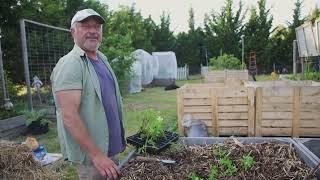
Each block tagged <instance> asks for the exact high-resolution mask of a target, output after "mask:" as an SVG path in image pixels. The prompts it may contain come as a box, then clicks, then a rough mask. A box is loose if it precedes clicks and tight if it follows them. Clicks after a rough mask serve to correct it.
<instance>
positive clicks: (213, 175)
mask: <svg viewBox="0 0 320 180" xmlns="http://www.w3.org/2000/svg"><path fill="white" fill-rule="evenodd" d="M218 175H219V171H218V166H216V165H213V166H211V171H210V174H209V178H208V180H216V179H217V177H218Z"/></svg>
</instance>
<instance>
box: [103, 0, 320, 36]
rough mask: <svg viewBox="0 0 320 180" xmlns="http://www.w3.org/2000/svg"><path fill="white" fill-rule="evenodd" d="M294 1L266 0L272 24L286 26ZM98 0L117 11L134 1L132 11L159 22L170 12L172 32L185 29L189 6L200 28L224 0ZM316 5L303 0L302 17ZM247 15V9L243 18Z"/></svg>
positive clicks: (253, 1) (253, 0) (251, 2)
mask: <svg viewBox="0 0 320 180" xmlns="http://www.w3.org/2000/svg"><path fill="white" fill-rule="evenodd" d="M295 1H296V0H267V4H266V6H267V8H270V12H271V14H272V16H273V26H274V27H275V26H277V25H280V24H281V25H285V26H286V25H287V22H292V15H293V9H294V8H295V5H294V3H295ZM100 2H101V3H104V4H107V5H108V6H109V8H110V9H112V10H117V9H118V8H119V5H126V6H131V5H132V4H133V3H135V8H136V10H138V11H140V12H141V14H142V15H143V16H144V17H148V16H149V15H151V17H152V19H153V20H154V21H155V22H156V23H157V24H159V22H160V15H161V14H162V12H163V11H165V12H166V13H169V14H170V18H171V26H170V28H171V30H172V31H174V32H176V33H177V32H182V31H185V32H186V31H188V29H189V28H188V19H189V13H188V11H189V9H190V7H192V8H193V10H194V14H195V26H196V27H198V26H200V27H203V19H204V15H205V13H208V14H209V13H211V12H212V10H213V11H214V12H217V13H220V11H221V8H222V7H223V6H224V5H225V0H100ZM242 2H243V4H244V7H245V8H247V9H250V7H252V6H255V7H257V2H258V0H242ZM238 4H239V0H234V1H233V9H234V10H235V11H234V12H236V11H237V10H238V7H239V6H238ZM316 6H318V7H319V8H320V0H303V5H302V16H303V17H304V16H306V15H308V14H309V12H310V11H311V10H312V9H314V8H315V7H316ZM249 16H250V11H249V10H248V12H247V14H246V18H248V17H249Z"/></svg>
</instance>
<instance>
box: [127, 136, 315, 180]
mask: <svg viewBox="0 0 320 180" xmlns="http://www.w3.org/2000/svg"><path fill="white" fill-rule="evenodd" d="M221 148H222V149H224V150H225V151H226V152H227V154H228V157H229V159H230V160H231V161H232V162H233V164H234V165H235V166H236V171H235V173H234V174H232V175H231V176H224V175H223V172H225V171H226V169H225V167H223V166H220V165H219V163H220V162H219V161H220V160H221V159H219V157H218V155H217V153H216V152H217V150H218V149H221ZM248 154H250V156H252V157H253V158H254V161H255V164H254V166H253V167H251V168H250V169H249V170H245V169H244V168H242V167H241V158H242V157H243V156H244V155H248ZM156 157H157V158H160V159H171V160H175V161H176V164H163V163H160V162H157V161H153V162H146V161H145V162H143V161H138V160H132V161H130V162H129V164H128V165H127V166H125V167H124V168H123V169H122V173H121V174H122V179H125V180H127V179H128V180H129V179H130V180H132V179H145V180H147V179H152V180H156V179H166V180H167V179H172V180H178V179H191V174H196V175H197V176H198V177H199V178H201V179H208V178H209V175H210V172H211V167H212V166H213V165H216V166H218V167H219V170H218V171H219V175H218V177H217V179H256V180H260V179H263V180H265V179H274V180H275V179H304V178H305V177H306V176H309V175H310V173H312V169H311V168H309V167H308V166H306V165H305V164H304V163H303V162H302V161H301V160H300V159H299V158H298V156H297V154H296V152H295V150H294V148H293V146H292V145H291V144H283V143H281V144H280V143H277V142H266V143H262V144H241V143H240V144H239V142H238V143H237V142H234V141H228V142H226V143H224V144H215V145H206V146H185V145H182V144H178V145H175V146H174V147H172V148H170V149H169V150H167V151H165V152H163V153H162V154H160V155H157V156H156ZM311 177H314V176H313V175H311Z"/></svg>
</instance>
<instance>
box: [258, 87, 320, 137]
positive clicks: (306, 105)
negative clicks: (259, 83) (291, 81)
mask: <svg viewBox="0 0 320 180" xmlns="http://www.w3.org/2000/svg"><path fill="white" fill-rule="evenodd" d="M255 94H256V110H255V111H256V119H255V123H256V128H255V130H256V131H255V135H256V136H292V137H320V87H317V86H299V85H297V86H291V87H290V86H287V87H280V86H273V87H257V88H256V93H255Z"/></svg>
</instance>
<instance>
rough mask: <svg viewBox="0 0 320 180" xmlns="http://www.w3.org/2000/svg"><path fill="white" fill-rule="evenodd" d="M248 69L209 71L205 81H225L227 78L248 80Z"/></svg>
mask: <svg viewBox="0 0 320 180" xmlns="http://www.w3.org/2000/svg"><path fill="white" fill-rule="evenodd" d="M248 79H249V75H248V70H223V71H208V73H207V74H206V75H205V76H204V82H205V83H215V82H224V81H226V80H242V81H248Z"/></svg>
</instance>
